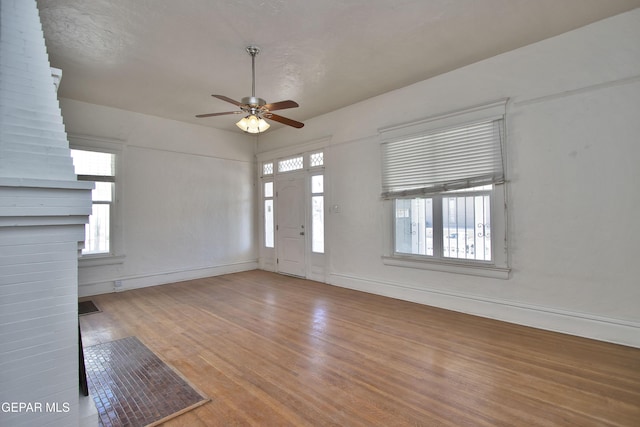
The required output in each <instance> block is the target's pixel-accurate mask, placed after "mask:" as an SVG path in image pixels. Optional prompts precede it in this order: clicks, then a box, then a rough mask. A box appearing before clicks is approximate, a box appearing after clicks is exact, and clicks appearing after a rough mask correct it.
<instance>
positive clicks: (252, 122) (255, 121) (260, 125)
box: [236, 114, 271, 133]
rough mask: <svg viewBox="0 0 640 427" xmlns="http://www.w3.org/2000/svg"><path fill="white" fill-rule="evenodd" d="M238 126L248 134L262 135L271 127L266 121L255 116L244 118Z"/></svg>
mask: <svg viewBox="0 0 640 427" xmlns="http://www.w3.org/2000/svg"><path fill="white" fill-rule="evenodd" d="M236 126H238V127H239V128H240V129H242V130H243V131H245V132H247V133H260V132H264V131H265V130H267V129H269V128H270V127H271V126H270V125H269V123H267V122H266V121H265V120H264V119H262V118H260V117H258V116H255V115H253V114H251V115H249V116H247V117H243V118H242V119H241V120H240V121H239V122H238V123H236Z"/></svg>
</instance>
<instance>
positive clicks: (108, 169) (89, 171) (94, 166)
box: [71, 150, 116, 176]
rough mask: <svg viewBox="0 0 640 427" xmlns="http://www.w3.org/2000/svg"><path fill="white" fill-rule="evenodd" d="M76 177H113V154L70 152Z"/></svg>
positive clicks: (83, 151) (82, 151)
mask: <svg viewBox="0 0 640 427" xmlns="http://www.w3.org/2000/svg"><path fill="white" fill-rule="evenodd" d="M71 157H72V158H73V165H74V166H75V170H76V175H99V176H114V175H115V157H116V156H115V154H111V153H99V152H97V151H85V150H71Z"/></svg>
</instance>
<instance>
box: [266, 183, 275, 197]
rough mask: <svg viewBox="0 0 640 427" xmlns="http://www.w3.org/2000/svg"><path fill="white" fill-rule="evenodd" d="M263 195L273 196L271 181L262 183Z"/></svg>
mask: <svg viewBox="0 0 640 427" xmlns="http://www.w3.org/2000/svg"><path fill="white" fill-rule="evenodd" d="M264 197H273V182H265V183H264Z"/></svg>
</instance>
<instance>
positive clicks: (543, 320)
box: [328, 273, 640, 348]
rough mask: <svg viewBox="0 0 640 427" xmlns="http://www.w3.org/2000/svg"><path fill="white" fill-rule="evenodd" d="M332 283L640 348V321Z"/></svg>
mask: <svg viewBox="0 0 640 427" xmlns="http://www.w3.org/2000/svg"><path fill="white" fill-rule="evenodd" d="M328 283H329V284H331V285H334V286H340V287H344V288H348V289H354V290H358V291H362V292H368V293H373V294H377V295H382V296H386V297H391V298H396V299H401V300H405V301H411V302H416V303H419V304H425V305H429V306H434V307H438V308H443V309H447V310H453V311H458V312H462V313H467V314H471V315H475V316H480V317H487V318H490V319H495V320H500V321H504V322H509V323H515V324H519V325H523V326H530V327H534V328H538V329H544V330H549V331H553V332H560V333H565V334H569V335H576V336H580V337H584V338H589V339H595V340H600V341H607V342H611V343H614V344H622V345H627V346H631V347H637V348H640V321H633V320H626V319H618V318H612V317H606V316H599V315H595V314H590V313H582V312H576V311H571V310H565V309H561V308H556V307H546V306H540V305H535V304H528V303H522V302H517V301H510V300H504V299H499V298H489V297H483V296H478V295H471V294H465V293H460V292H451V291H443V290H440V289H430V288H426V287H416V286H414V285H410V284H403V283H395V282H387V281H380V280H375V279H369V278H365V277H357V276H351V275H346V274H335V273H333V274H330V275H329V282H328Z"/></svg>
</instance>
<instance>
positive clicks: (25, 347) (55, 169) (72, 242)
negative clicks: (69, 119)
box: [0, 0, 91, 427]
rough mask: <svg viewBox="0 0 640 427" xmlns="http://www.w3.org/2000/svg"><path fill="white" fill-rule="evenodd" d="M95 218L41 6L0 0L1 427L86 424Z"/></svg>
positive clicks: (25, 0) (26, 1)
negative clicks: (87, 289) (86, 279)
mask: <svg viewBox="0 0 640 427" xmlns="http://www.w3.org/2000/svg"><path fill="white" fill-rule="evenodd" d="M90 212H91V196H90V191H89V187H88V186H87V184H86V183H82V182H78V181H77V180H76V176H75V173H74V170H73V163H72V160H71V157H70V153H69V144H68V141H67V136H66V133H65V130H64V125H63V122H62V116H61V114H60V107H59V105H58V100H57V96H56V92H55V87H54V85H53V80H52V77H51V69H50V66H49V60H48V56H47V52H46V48H45V41H44V37H43V33H42V27H41V25H40V19H39V16H38V9H37V5H36V2H35V0H0V404H1V405H2V408H0V425H11V426H21V425H24V426H32V425H52V426H65V427H66V426H77V425H79V413H78V403H79V388H78V317H77V316H78V312H77V310H78V306H77V298H78V270H77V266H78V250H79V242H80V241H82V240H84V223H85V222H86V220H87V216H88V215H89V214H90ZM21 405H24V406H21Z"/></svg>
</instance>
